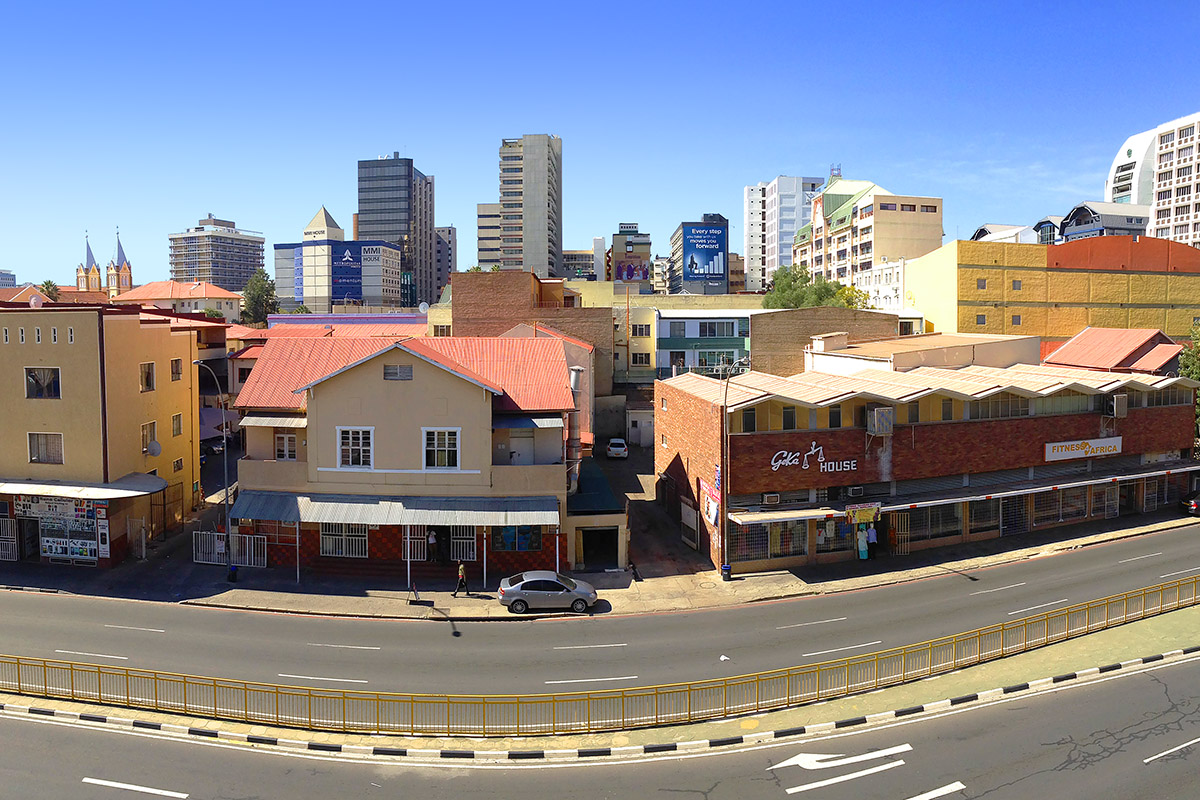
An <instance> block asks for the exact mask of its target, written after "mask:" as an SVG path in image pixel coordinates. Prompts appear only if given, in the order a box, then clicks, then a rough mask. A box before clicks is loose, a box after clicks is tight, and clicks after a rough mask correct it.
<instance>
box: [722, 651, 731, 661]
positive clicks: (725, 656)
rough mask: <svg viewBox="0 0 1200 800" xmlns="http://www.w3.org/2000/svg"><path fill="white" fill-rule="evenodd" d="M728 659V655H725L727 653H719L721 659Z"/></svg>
mask: <svg viewBox="0 0 1200 800" xmlns="http://www.w3.org/2000/svg"><path fill="white" fill-rule="evenodd" d="M728 660H729V656H727V655H725V654H724V653H722V654H721V661H728Z"/></svg>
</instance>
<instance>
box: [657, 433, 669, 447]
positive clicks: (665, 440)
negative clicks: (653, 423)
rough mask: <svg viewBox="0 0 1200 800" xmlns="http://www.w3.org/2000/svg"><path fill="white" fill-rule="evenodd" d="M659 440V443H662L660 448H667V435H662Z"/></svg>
mask: <svg viewBox="0 0 1200 800" xmlns="http://www.w3.org/2000/svg"><path fill="white" fill-rule="evenodd" d="M659 438H660V441H661V442H662V446H663V447H666V446H667V435H666V434H665V433H664V434H663V435H662V436H661V437H659Z"/></svg>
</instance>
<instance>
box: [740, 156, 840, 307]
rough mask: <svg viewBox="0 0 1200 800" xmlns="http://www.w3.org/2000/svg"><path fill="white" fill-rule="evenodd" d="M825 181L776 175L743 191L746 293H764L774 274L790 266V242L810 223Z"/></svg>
mask: <svg viewBox="0 0 1200 800" xmlns="http://www.w3.org/2000/svg"><path fill="white" fill-rule="evenodd" d="M824 182H825V181H824V180H823V179H821V178H793V177H790V176H788V175H780V176H779V177H777V178H775V179H774V180H772V181H771V182H770V183H759V184H758V185H757V186H747V187H746V189H745V196H744V206H745V226H744V228H743V230H744V234H743V235H744V237H745V239H744V241H745V252H744V253H743V255H744V257H745V259H746V290H747V291H751V292H760V291H765V290H766V288H767V287H768V286H769V285H770V284H771V282H772V280H773V279H774V275H775V270H777V269H779V268H780V267H786V266H790V265H791V263H792V238H793V237H794V236H795V235H796V231H797V230H799V229H800V228H802V227H804V226H805V225H807V224H808V223H809V222H810V221H811V220H812V201H813V198H814V197H816V195H817V190H818V189H820V188H821V184H823V183H824Z"/></svg>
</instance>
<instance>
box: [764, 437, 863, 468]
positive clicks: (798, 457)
mask: <svg viewBox="0 0 1200 800" xmlns="http://www.w3.org/2000/svg"><path fill="white" fill-rule="evenodd" d="M797 466H798V467H800V468H801V469H808V468H809V467H816V468H817V469H818V470H820V471H821V472H854V471H855V470H857V469H858V459H857V458H851V459H846V460H844V461H827V460H826V459H825V448H824V447H822V446H820V445H818V444H817V443H816V442H813V443H812V446H810V447H809V448H808V452H807V453H801V452H800V451H799V450H796V451H791V450H780V451H779V452H778V453H776V454H775V455H774V456H772V457H771V472H778V471H779V470H780V469H781V468H782V467H797Z"/></svg>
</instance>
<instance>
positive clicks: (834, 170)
mask: <svg viewBox="0 0 1200 800" xmlns="http://www.w3.org/2000/svg"><path fill="white" fill-rule="evenodd" d="M829 177H831V178H840V177H842V165H841V164H830V165H829Z"/></svg>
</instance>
